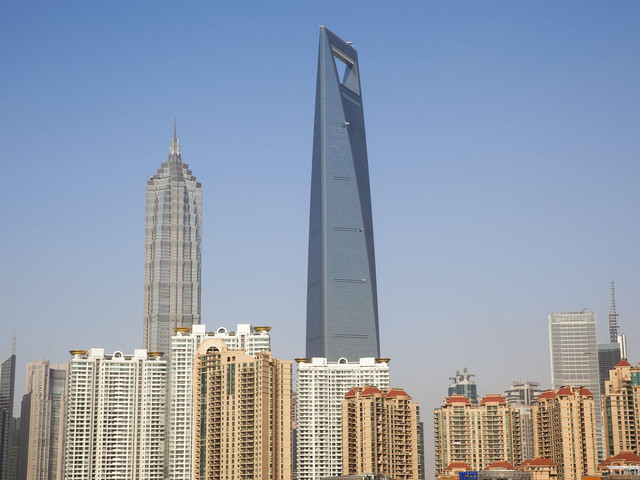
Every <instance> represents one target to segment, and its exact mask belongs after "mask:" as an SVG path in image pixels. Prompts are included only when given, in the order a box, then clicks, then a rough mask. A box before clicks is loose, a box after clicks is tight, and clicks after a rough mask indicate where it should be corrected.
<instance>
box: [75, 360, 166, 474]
mask: <svg viewBox="0 0 640 480" xmlns="http://www.w3.org/2000/svg"><path fill="white" fill-rule="evenodd" d="M71 354H72V359H71V361H70V362H69V390H68V392H69V393H68V408H67V431H66V445H65V474H64V479H65V480H103V479H114V480H115V479H118V480H163V479H164V478H165V471H164V470H165V463H164V454H165V448H164V447H165V443H164V442H165V420H166V418H165V403H166V396H167V362H166V361H165V360H162V359H161V358H160V356H161V355H160V353H159V352H158V353H147V351H146V350H144V349H136V350H135V351H134V354H133V355H125V354H123V353H122V352H119V351H116V352H114V353H113V354H111V355H109V354H105V353H104V349H102V348H92V349H90V350H88V351H87V350H72V351H71Z"/></svg>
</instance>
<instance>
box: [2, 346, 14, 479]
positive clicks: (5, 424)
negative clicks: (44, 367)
mask: <svg viewBox="0 0 640 480" xmlns="http://www.w3.org/2000/svg"><path fill="white" fill-rule="evenodd" d="M15 383H16V354H15V340H14V347H12V351H11V355H9V356H8V357H7V358H6V359H5V360H4V361H3V362H2V363H1V364H0V479H3V480H4V479H5V478H6V477H7V472H8V469H9V458H10V452H11V422H12V421H13V395H14V389H15Z"/></svg>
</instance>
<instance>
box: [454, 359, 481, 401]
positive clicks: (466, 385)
mask: <svg viewBox="0 0 640 480" xmlns="http://www.w3.org/2000/svg"><path fill="white" fill-rule="evenodd" d="M473 377H475V375H474V374H473V373H469V372H468V371H467V367H464V368H463V369H462V372H460V370H456V374H455V376H453V377H449V380H451V383H449V388H448V390H447V397H450V396H451V395H462V396H465V397H467V398H468V399H469V400H471V403H478V387H477V386H476V382H474V381H473Z"/></svg>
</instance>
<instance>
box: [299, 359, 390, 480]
mask: <svg viewBox="0 0 640 480" xmlns="http://www.w3.org/2000/svg"><path fill="white" fill-rule="evenodd" d="M296 361H297V362H298V382H297V387H298V388H297V390H298V391H297V406H296V414H297V422H296V423H297V427H298V428H297V466H298V479H299V480H316V479H320V478H325V477H336V476H340V475H342V472H343V467H342V400H343V399H344V396H345V395H346V394H347V392H349V390H351V388H353V387H360V386H366V385H369V386H374V387H376V388H380V389H382V388H389V359H388V358H381V359H375V358H361V359H360V361H358V362H349V361H348V360H347V359H346V358H341V359H339V360H338V361H337V362H329V361H327V359H326V358H318V357H316V358H312V359H307V358H298V359H296Z"/></svg>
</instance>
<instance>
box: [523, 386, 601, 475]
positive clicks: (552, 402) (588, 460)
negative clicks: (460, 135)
mask: <svg viewBox="0 0 640 480" xmlns="http://www.w3.org/2000/svg"><path fill="white" fill-rule="evenodd" d="M532 414H533V432H534V450H535V455H536V457H542V458H548V459H551V460H552V461H553V462H554V463H555V464H556V465H557V466H558V480H581V479H582V478H583V477H585V476H593V475H595V473H596V467H597V465H598V454H597V453H598V452H597V435H596V416H597V412H596V409H595V404H594V395H593V394H592V393H591V392H590V391H589V390H588V389H587V388H585V387H574V386H570V387H562V388H560V389H559V390H555V391H553V390H550V391H547V392H543V393H542V394H540V396H539V397H538V400H537V402H536V404H535V405H534V406H533V407H532Z"/></svg>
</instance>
